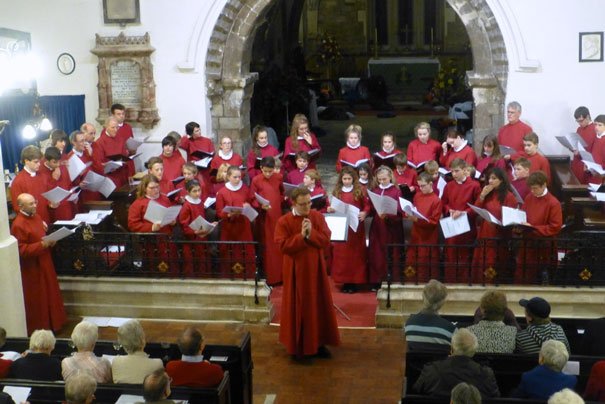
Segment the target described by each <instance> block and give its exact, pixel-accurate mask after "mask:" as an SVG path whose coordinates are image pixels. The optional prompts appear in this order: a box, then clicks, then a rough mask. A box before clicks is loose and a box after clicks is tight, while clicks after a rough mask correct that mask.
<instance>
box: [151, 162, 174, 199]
mask: <svg viewBox="0 0 605 404" xmlns="http://www.w3.org/2000/svg"><path fill="white" fill-rule="evenodd" d="M145 165H146V166H147V172H148V174H151V175H153V176H154V177H155V179H156V180H157V181H158V183H159V184H160V193H161V194H162V195H164V196H166V197H167V198H169V199H170V202H171V203H175V201H176V197H177V196H178V195H176V194H171V192H172V191H174V190H175V189H176V188H175V186H174V183H173V182H172V181H171V180H169V179H167V178H166V177H165V175H164V162H163V160H162V158H161V157H152V158H150V159H149V160H148V161H147V163H145Z"/></svg>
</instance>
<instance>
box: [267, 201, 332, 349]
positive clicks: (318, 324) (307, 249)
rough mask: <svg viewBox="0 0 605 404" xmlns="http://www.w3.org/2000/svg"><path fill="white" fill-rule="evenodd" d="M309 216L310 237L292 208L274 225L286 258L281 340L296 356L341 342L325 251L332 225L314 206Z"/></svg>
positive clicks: (301, 219)
mask: <svg viewBox="0 0 605 404" xmlns="http://www.w3.org/2000/svg"><path fill="white" fill-rule="evenodd" d="M308 218H309V219H310V220H311V224H312V230H311V236H310V237H309V238H308V239H307V240H305V239H304V237H303V236H302V234H301V229H302V221H303V217H302V216H295V215H294V214H293V213H291V212H290V213H288V214H286V215H284V216H282V217H281V218H280V219H279V220H278V222H277V226H276V228H275V243H276V244H277V245H278V246H279V248H280V250H281V252H282V254H283V258H284V260H283V269H284V287H283V296H282V307H281V324H280V327H279V340H280V342H281V343H282V344H284V345H285V347H286V350H287V351H288V353H289V354H291V355H297V356H302V355H315V354H316V353H317V350H318V348H319V347H321V346H324V345H339V344H340V335H339V333H338V324H337V322H336V315H335V313H334V307H333V303H332V294H331V292H330V282H329V280H328V275H327V272H326V263H325V261H324V252H323V250H324V249H326V248H328V246H329V245H330V234H331V233H330V229H329V228H328V225H327V224H326V221H325V219H324V217H323V215H322V214H321V213H319V212H317V211H314V210H311V211H310V212H309V216H308Z"/></svg>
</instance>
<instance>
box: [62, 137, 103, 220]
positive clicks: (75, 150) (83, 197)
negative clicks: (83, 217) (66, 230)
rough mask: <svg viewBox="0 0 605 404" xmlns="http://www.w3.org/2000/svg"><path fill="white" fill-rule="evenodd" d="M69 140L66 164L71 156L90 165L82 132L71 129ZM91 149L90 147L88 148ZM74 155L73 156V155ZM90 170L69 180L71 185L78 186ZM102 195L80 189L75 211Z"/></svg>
mask: <svg viewBox="0 0 605 404" xmlns="http://www.w3.org/2000/svg"><path fill="white" fill-rule="evenodd" d="M69 140H70V142H71V151H70V152H69V154H68V155H67V164H68V165H69V160H70V159H71V158H78V159H79V160H80V161H81V162H82V163H83V164H85V165H92V155H91V154H90V152H89V150H88V148H87V147H86V140H85V135H84V133H82V132H80V131H73V132H72V133H71V135H70V136H69ZM90 151H92V147H91V148H90ZM74 155H75V156H76V157H73V156H74ZM90 170H91V168H90V167H88V168H86V169H85V170H84V171H82V173H80V175H78V176H77V177H76V178H74V180H73V181H72V182H71V187H72V188H73V187H76V186H80V183H81V182H82V181H83V180H84V178H85V177H86V174H88V172H89V171H90ZM102 199H103V198H102V196H101V194H100V193H98V192H94V191H89V190H86V189H82V190H81V191H80V195H79V197H78V202H77V203H76V204H75V212H76V213H79V212H82V211H83V206H84V202H88V201H99V200H102Z"/></svg>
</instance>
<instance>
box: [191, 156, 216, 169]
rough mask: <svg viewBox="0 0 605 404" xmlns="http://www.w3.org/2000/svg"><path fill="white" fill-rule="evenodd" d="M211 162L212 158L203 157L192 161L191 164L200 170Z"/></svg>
mask: <svg viewBox="0 0 605 404" xmlns="http://www.w3.org/2000/svg"><path fill="white" fill-rule="evenodd" d="M211 161H212V156H208V157H204V158H203V159H200V160H197V161H194V162H193V164H195V165H196V166H198V167H201V168H208V166H209V165H210V162H211Z"/></svg>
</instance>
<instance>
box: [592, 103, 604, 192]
mask: <svg viewBox="0 0 605 404" xmlns="http://www.w3.org/2000/svg"><path fill="white" fill-rule="evenodd" d="M594 125H595V131H596V136H595V140H594V143H593V144H592V151H591V153H590V154H592V158H593V160H594V162H595V163H597V164H600V165H601V167H605V115H597V117H596V118H595V119H594ZM588 182H590V183H591V184H602V183H603V177H602V176H601V175H599V174H597V173H595V172H592V171H591V172H590V174H589V176H588Z"/></svg>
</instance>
